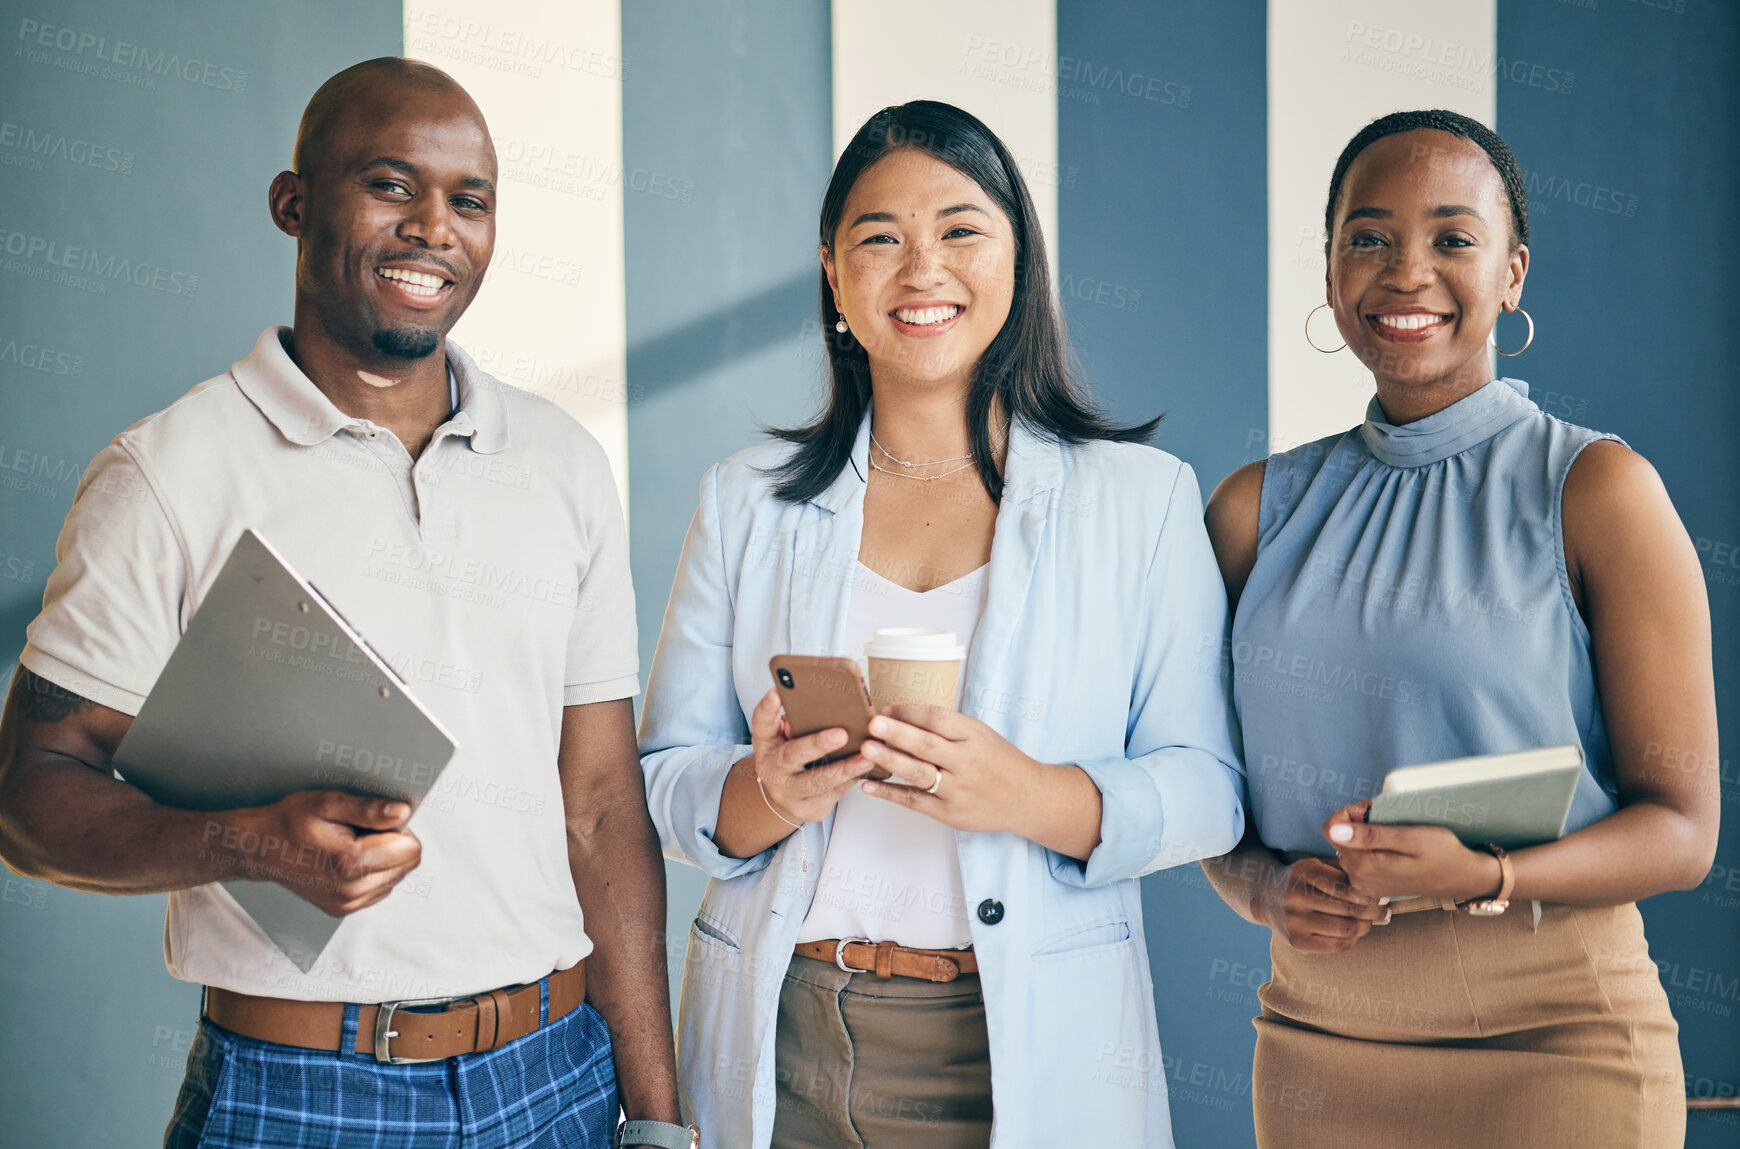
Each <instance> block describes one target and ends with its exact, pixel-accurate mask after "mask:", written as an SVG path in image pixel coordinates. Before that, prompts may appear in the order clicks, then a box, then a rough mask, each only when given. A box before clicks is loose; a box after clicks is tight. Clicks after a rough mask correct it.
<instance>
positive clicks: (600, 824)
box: [559, 698, 678, 1122]
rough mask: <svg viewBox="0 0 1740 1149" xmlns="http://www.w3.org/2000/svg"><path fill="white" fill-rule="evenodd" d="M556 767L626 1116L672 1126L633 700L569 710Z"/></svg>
mask: <svg viewBox="0 0 1740 1149" xmlns="http://www.w3.org/2000/svg"><path fill="white" fill-rule="evenodd" d="M559 767H560V770H561V776H562V806H563V815H564V817H565V819H566V821H567V832H568V865H569V868H570V869H571V870H572V871H573V877H574V892H575V894H576V895H577V896H578V897H579V899H580V910H581V913H582V914H584V915H585V921H586V934H587V936H588V937H590V938H591V939H592V945H593V949H592V954H591V956H589V957H588V958H587V959H586V1000H587V1001H589V1002H591V1004H592V1008H593V1009H596V1010H597V1011H598V1013H599V1015H600V1016H601V1017H603V1018H604V1023H605V1024H606V1025H607V1026H609V1027H610V1040H611V1045H612V1047H613V1049H612V1052H613V1054H614V1056H615V1059H616V1080H617V1086H618V1088H619V1090H620V1091H621V1094H622V1108H623V1112H625V1113H626V1114H627V1115H628V1116H629V1117H630V1118H632V1119H636V1120H647V1121H671V1122H675V1121H676V1120H677V1118H678V1111H677V1070H676V1052H675V1048H674V1044H673V1041H672V1029H671V994H670V982H669V980H668V976H667V974H666V972H665V867H664V861H663V859H662V858H661V857H660V854H659V839H658V832H657V831H656V830H654V829H653V824H652V818H651V816H650V815H648V814H647V809H646V790H645V782H644V781H643V778H642V775H641V772H640V755H639V752H638V750H637V749H636V746H635V739H634V708H633V706H632V705H631V704H630V703H629V700H628V699H626V698H623V699H618V700H616V701H613V702H598V703H591V704H587V705H580V706H569V707H565V708H564V709H563V712H562V748H561V755H560V760H559Z"/></svg>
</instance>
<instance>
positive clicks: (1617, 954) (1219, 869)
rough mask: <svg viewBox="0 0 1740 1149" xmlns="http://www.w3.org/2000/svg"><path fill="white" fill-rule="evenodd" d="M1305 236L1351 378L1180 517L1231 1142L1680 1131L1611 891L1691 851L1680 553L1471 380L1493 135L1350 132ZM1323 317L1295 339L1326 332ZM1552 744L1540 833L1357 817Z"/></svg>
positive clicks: (1699, 702)
mask: <svg viewBox="0 0 1740 1149" xmlns="http://www.w3.org/2000/svg"><path fill="white" fill-rule="evenodd" d="M1325 227H1326V229H1327V237H1328V238H1327V243H1328V253H1327V254H1328V270H1327V273H1326V281H1327V282H1326V287H1327V297H1328V301H1327V303H1326V304H1325V305H1324V307H1323V308H1320V309H1319V310H1325V309H1327V310H1328V311H1330V312H1331V313H1332V314H1333V317H1334V321H1335V322H1334V326H1335V328H1336V329H1337V330H1338V331H1339V333H1340V339H1341V340H1342V341H1344V343H1345V346H1346V348H1347V349H1348V350H1350V351H1352V352H1353V353H1354V354H1356V355H1358V356H1359V358H1360V360H1361V362H1362V363H1364V364H1365V366H1366V367H1367V369H1368V370H1370V371H1371V373H1372V377H1373V379H1374V380H1375V382H1376V384H1377V396H1376V398H1374V399H1373V400H1372V402H1371V405H1370V407H1369V408H1368V410H1367V413H1366V420H1365V422H1364V423H1363V424H1361V425H1360V426H1358V427H1355V428H1354V429H1353V430H1351V431H1348V432H1346V433H1344V434H1341V435H1334V436H1331V437H1329V438H1327V439H1323V440H1320V441H1318V442H1315V443H1310V444H1307V445H1305V446H1302V447H1299V448H1297V449H1295V450H1292V451H1287V452H1283V453H1281V454H1277V455H1274V456H1271V457H1270V458H1269V459H1268V460H1267V461H1266V462H1262V463H1255V464H1252V465H1251V466H1248V467H1246V468H1244V469H1242V470H1240V471H1237V472H1234V473H1233V474H1232V475H1231V476H1229V477H1228V478H1227V479H1226V481H1225V482H1223V483H1222V484H1221V485H1220V487H1219V488H1218V489H1217V490H1216V491H1215V494H1214V497H1213V498H1212V499H1211V500H1210V502H1209V509H1208V521H1209V532H1210V535H1211V537H1212V538H1213V540H1214V546H1215V552H1216V554H1217V556H1218V558H1219V560H1220V564H1221V570H1222V572H1223V574H1224V576H1225V578H1226V583H1227V587H1228V591H1229V593H1230V594H1231V595H1232V596H1233V597H1234V600H1235V602H1236V611H1235V615H1234V620H1233V629H1232V641H1231V643H1230V645H1229V647H1228V654H1229V656H1230V664H1231V665H1230V668H1229V669H1230V672H1231V676H1232V679H1233V695H1234V699H1235V704H1236V706H1237V710H1238V716H1239V720H1240V723H1241V726H1242V730H1243V736H1244V753H1245V762H1246V764H1247V767H1248V771H1249V787H1250V790H1249V795H1250V805H1251V827H1250V828H1251V833H1250V836H1249V837H1247V839H1246V840H1245V842H1244V843H1243V844H1242V845H1241V846H1240V848H1239V849H1238V850H1237V851H1235V852H1234V853H1233V854H1232V855H1231V856H1230V857H1229V858H1227V859H1224V860H1220V861H1216V862H1214V863H1210V864H1207V865H1206V866H1205V868H1206V869H1207V870H1208V873H1209V876H1210V879H1211V880H1212V881H1213V882H1214V883H1215V885H1216V888H1217V889H1219V891H1220V893H1221V895H1222V896H1223V897H1224V898H1225V899H1226V900H1227V901H1228V903H1229V904H1231V905H1232V907H1233V908H1234V909H1235V910H1237V911H1238V912H1239V913H1240V914H1241V915H1243V916H1244V917H1246V918H1247V919H1248V920H1250V921H1253V922H1256V923H1258V924H1260V925H1266V926H1268V927H1269V928H1270V929H1271V930H1272V931H1273V935H1274V936H1273V941H1272V943H1271V953H1272V959H1273V964H1274V974H1273V979H1272V980H1271V981H1270V982H1269V983H1268V984H1267V985H1265V986H1264V987H1263V988H1262V990H1261V993H1260V995H1259V996H1260V999H1261V1001H1262V1016H1261V1017H1259V1018H1258V1019H1257V1020H1256V1026H1257V1052H1256V1063H1255V1067H1254V1069H1253V1071H1252V1089H1251V1097H1252V1102H1253V1106H1254V1109H1255V1112H1256V1123H1257V1141H1258V1144H1259V1145H1261V1146H1265V1147H1269V1146H1273V1147H1277V1149H1278V1147H1282V1146H1285V1147H1287V1149H1311V1147H1315V1146H1337V1147H1339V1146H1344V1145H1397V1146H1404V1145H1405V1146H1409V1147H1411V1149H1427V1147H1430V1146H1445V1147H1447V1149H1448V1147H1456V1149H1463V1147H1465V1146H1470V1145H1518V1146H1521V1145H1530V1146H1532V1145H1588V1146H1625V1147H1627V1149H1637V1147H1639V1146H1644V1147H1650V1149H1654V1147H1666V1146H1669V1145H1673V1146H1677V1145H1679V1144H1681V1142H1682V1140H1683V1138H1684V1135H1685V1102H1684V1095H1683V1080H1682V1073H1681V1068H1680V1056H1679V1049H1678V1046H1677V1044H1676V1035H1677V1029H1678V1027H1677V1026H1676V1024H1675V1022H1674V1019H1673V1015H1672V1014H1671V1013H1670V1012H1669V1010H1668V1003H1667V997H1666V995H1665V994H1664V992H1663V990H1662V987H1661V984H1660V981H1659V980H1658V979H1657V976H1656V968H1655V965H1654V964H1653V963H1652V962H1651V961H1650V957H1649V947H1648V945H1647V943H1646V942H1645V940H1644V936H1643V923H1642V919H1641V918H1640V916H1639V914H1638V912H1637V906H1636V905H1635V903H1636V902H1637V901H1638V900H1640V899H1642V898H1646V897H1649V896H1651V895H1653V894H1658V893H1662V892H1663V891H1666V890H1675V889H1688V888H1690V887H1692V886H1695V885H1696V884H1697V883H1698V882H1699V881H1701V880H1702V879H1703V876H1704V874H1705V873H1706V872H1707V871H1708V870H1709V867H1710V863H1711V860H1712V858H1713V856H1714V851H1715V847H1716V828H1717V819H1718V813H1719V808H1718V803H1719V798H1718V790H1717V782H1716V776H1715V763H1716V711H1715V694H1714V685H1713V681H1712V674H1711V661H1710V622H1709V609H1708V606H1707V603H1706V599H1705V594H1704V582H1703V578H1702V577H1701V574H1700V571H1699V567H1698V561H1697V557H1696V554H1695V552H1694V551H1693V548H1692V545H1691V541H1690V539H1688V538H1687V536H1686V532H1685V529H1684V528H1683V527H1682V526H1681V525H1680V521H1679V518H1678V516H1677V515H1676V514H1675V513H1674V508H1673V505H1672V503H1670V502H1669V500H1668V496H1667V492H1666V491H1665V490H1664V489H1663V487H1662V484H1661V481H1660V480H1659V479H1658V478H1657V477H1656V474H1655V471H1654V470H1653V469H1652V468H1651V467H1650V465H1649V464H1648V463H1647V462H1645V461H1644V460H1643V458H1642V457H1641V456H1640V455H1638V454H1636V453H1635V452H1633V451H1632V450H1630V449H1629V448H1628V447H1626V446H1625V444H1623V443H1622V442H1620V441H1619V440H1617V439H1616V438H1614V437H1613V436H1611V435H1604V434H1601V433H1598V432H1595V431H1590V430H1587V429H1585V428H1582V427H1578V426H1574V425H1573V424H1570V423H1565V422H1562V421H1560V420H1558V419H1555V418H1553V417H1552V416H1551V415H1548V414H1546V413H1545V412H1543V411H1542V410H1541V409H1540V408H1539V407H1537V406H1536V405H1535V404H1534V403H1532V402H1530V400H1529V398H1528V386H1527V385H1526V384H1524V383H1521V382H1518V381H1516V380H1514V379H1503V378H1499V379H1495V378H1494V372H1493V365H1492V360H1491V358H1490V357H1489V351H1488V348H1489V346H1490V345H1491V341H1492V339H1493V335H1494V328H1495V325H1496V323H1497V320H1498V316H1499V315H1500V314H1501V313H1510V312H1514V313H1517V314H1518V315H1519V316H1520V317H1521V318H1523V319H1525V320H1526V322H1527V334H1526V335H1525V334H1524V333H1523V331H1522V330H1521V328H1520V325H1514V324H1507V325H1506V326H1507V327H1508V328H1510V331H1509V332H1508V333H1507V334H1506V335H1505V336H1504V340H1505V341H1504V343H1502V344H1499V345H1498V347H1499V350H1500V352H1501V353H1502V354H1506V355H1512V354H1518V353H1520V350H1521V348H1526V347H1527V346H1528V343H1529V342H1531V341H1532V340H1533V338H1534V334H1535V331H1534V321H1533V320H1532V319H1528V317H1527V312H1524V311H1522V310H1521V306H1520V303H1521V296H1522V289H1523V281H1524V278H1525V276H1526V275H1527V273H1528V268H1529V248H1528V238H1529V235H1528V204H1527V200H1526V197H1525V194H1524V190H1523V180H1522V175H1521V172H1520V171H1519V169H1518V167H1517V164H1516V161H1515V159H1514V158H1513V157H1512V156H1511V153H1510V149H1509V148H1507V147H1506V146H1505V144H1504V141H1503V140H1501V139H1499V137H1498V136H1497V135H1496V134H1494V133H1493V132H1492V131H1491V130H1490V129H1488V128H1486V127H1484V126H1483V125H1481V124H1479V123H1477V122H1475V121H1473V120H1470V119H1468V118H1467V117H1465V116H1461V115H1458V114H1456V113H1454V112H1444V111H1426V112H1400V113H1396V114H1394V115H1389V116H1385V117H1383V118H1381V119H1379V120H1376V121H1374V122H1373V123H1372V124H1370V125H1368V126H1367V127H1366V128H1365V129H1363V130H1362V131H1361V132H1359V134H1358V135H1356V136H1355V137H1354V138H1353V140H1352V141H1351V142H1350V143H1349V144H1348V145H1347V148H1346V149H1345V150H1344V151H1343V152H1342V154H1341V158H1340V160H1339V161H1338V162H1337V164H1336V166H1335V174H1334V176H1333V178H1332V180H1331V182H1330V189H1329V203H1328V208H1327V213H1326V219H1325ZM1329 326H1330V325H1329V324H1328V323H1326V322H1321V319H1319V322H1318V323H1316V324H1311V325H1309V326H1308V329H1307V337H1308V338H1312V339H1313V340H1314V343H1313V345H1314V346H1317V347H1318V349H1319V350H1322V351H1326V352H1335V351H1339V350H1341V348H1340V347H1338V346H1335V344H1334V343H1333V342H1332V341H1330V339H1329V336H1328V334H1327V332H1328V329H1329ZM1544 335H1545V333H1544V332H1543V337H1544ZM1259 650H1260V651H1264V652H1266V653H1265V654H1264V655H1263V657H1262V658H1261V659H1258V658H1257V657H1256V656H1255V655H1254V653H1252V652H1256V651H1259ZM1566 743H1575V744H1577V745H1579V746H1581V747H1582V749H1583V752H1584V755H1585V761H1586V770H1585V771H1584V772H1583V773H1582V774H1581V775H1580V776H1579V777H1578V783H1577V788H1576V791H1575V794H1574V797H1573V800H1572V804H1571V808H1570V819H1569V823H1568V824H1567V826H1566V833H1565V835H1564V837H1563V838H1561V839H1559V840H1557V841H1551V842H1546V843H1543V844H1540V845H1534V846H1530V847H1528V848H1526V849H1517V850H1514V851H1511V852H1510V853H1509V854H1508V855H1507V854H1506V853H1505V851H1503V850H1502V849H1496V848H1488V849H1477V848H1470V847H1468V846H1465V845H1463V844H1462V842H1461V841H1460V840H1459V839H1458V838H1457V836H1456V835H1455V834H1453V833H1452V832H1451V831H1450V830H1448V829H1444V828H1441V827H1432V826H1391V825H1373V824H1369V823H1367V822H1366V821H1365V817H1364V815H1365V813H1366V810H1367V808H1368V799H1369V797H1370V796H1371V795H1372V794H1373V793H1375V792H1376V791H1377V790H1378V789H1379V788H1381V787H1382V785H1383V779H1384V775H1385V773H1386V772H1387V771H1389V770H1391V769H1393V768H1396V767H1400V766H1409V765H1416V764H1423V763H1429V762H1436V761H1443V760H1446V759H1453V758H1461V757H1466V756H1473V755H1480V754H1494V753H1504V752H1510V751H1518V750H1527V749H1533V748H1536V747H1544V746H1554V745H1561V744H1566ZM1410 895H1417V896H1410ZM1416 911H1417V912H1416ZM1464 911H1466V912H1464Z"/></svg>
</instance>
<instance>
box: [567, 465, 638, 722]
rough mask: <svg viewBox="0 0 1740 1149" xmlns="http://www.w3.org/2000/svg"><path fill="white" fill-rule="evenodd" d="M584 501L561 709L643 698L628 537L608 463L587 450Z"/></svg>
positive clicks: (583, 471) (583, 482) (582, 478)
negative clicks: (583, 551)
mask: <svg viewBox="0 0 1740 1149" xmlns="http://www.w3.org/2000/svg"><path fill="white" fill-rule="evenodd" d="M588 445H589V446H590V447H591V448H592V449H591V450H590V451H588V452H586V457H585V463H584V464H583V466H582V468H581V470H582V474H581V479H580V481H581V484H582V486H581V491H580V495H579V497H580V499H581V500H582V502H583V508H584V510H583V513H584V515H585V528H586V529H585V534H586V539H587V542H588V544H589V546H590V553H589V554H588V555H587V556H586V573H585V574H584V576H582V578H581V580H580V589H579V603H578V605H577V606H576V608H575V611H574V626H573V629H572V630H570V631H569V633H568V670H567V676H566V677H565V679H564V682H565V683H566V686H565V687H564V689H563V691H562V705H564V706H581V705H584V704H586V703H588V702H610V701H612V700H614V699H618V698H633V697H634V696H635V695H636V694H639V693H640V652H639V649H638V648H637V642H638V638H637V631H636V629H635V622H634V585H633V583H632V582H630V580H629V573H628V531H627V529H626V528H625V526H624V524H623V521H622V504H621V503H620V502H618V500H617V497H616V483H615V481H614V480H613V479H612V478H611V475H610V467H609V463H608V462H607V461H606V459H605V457H604V452H603V450H602V449H600V448H599V447H598V446H597V444H596V443H589V444H588Z"/></svg>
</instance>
